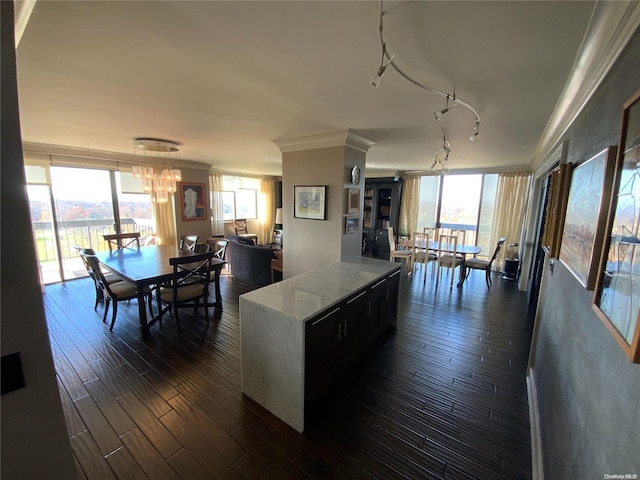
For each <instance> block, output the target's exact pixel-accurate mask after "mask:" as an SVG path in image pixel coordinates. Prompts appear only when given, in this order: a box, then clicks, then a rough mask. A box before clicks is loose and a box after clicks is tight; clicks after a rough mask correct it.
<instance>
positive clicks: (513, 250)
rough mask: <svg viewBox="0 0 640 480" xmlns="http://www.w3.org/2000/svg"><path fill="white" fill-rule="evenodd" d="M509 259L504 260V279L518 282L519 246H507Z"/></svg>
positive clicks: (512, 244)
mask: <svg viewBox="0 0 640 480" xmlns="http://www.w3.org/2000/svg"><path fill="white" fill-rule="evenodd" d="M507 249H508V250H507V257H508V258H505V259H504V267H503V270H502V278H504V279H505V280H516V279H517V278H518V267H519V266H520V259H519V258H518V244H517V243H510V244H509V245H507Z"/></svg>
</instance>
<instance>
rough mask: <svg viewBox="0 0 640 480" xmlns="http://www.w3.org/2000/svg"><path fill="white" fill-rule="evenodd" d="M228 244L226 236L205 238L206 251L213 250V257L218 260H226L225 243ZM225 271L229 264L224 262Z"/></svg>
mask: <svg viewBox="0 0 640 480" xmlns="http://www.w3.org/2000/svg"><path fill="white" fill-rule="evenodd" d="M228 244H229V240H228V239H226V238H220V237H207V239H206V240H205V246H206V250H205V251H206V252H214V253H215V258H217V259H219V260H226V257H227V245H228ZM224 268H225V271H228V268H229V264H228V263H226V264H225V266H224Z"/></svg>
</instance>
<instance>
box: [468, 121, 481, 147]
mask: <svg viewBox="0 0 640 480" xmlns="http://www.w3.org/2000/svg"><path fill="white" fill-rule="evenodd" d="M478 135H480V122H479V121H478V120H476V124H475V126H474V127H473V133H472V134H471V136H470V137H469V140H471V141H472V142H473V141H475V139H476V137H477V136H478Z"/></svg>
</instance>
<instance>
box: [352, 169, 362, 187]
mask: <svg viewBox="0 0 640 480" xmlns="http://www.w3.org/2000/svg"><path fill="white" fill-rule="evenodd" d="M351 182H353V184H354V185H358V184H359V183H360V168H359V167H358V166H357V165H356V166H355V167H353V170H351Z"/></svg>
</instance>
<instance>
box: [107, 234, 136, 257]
mask: <svg viewBox="0 0 640 480" xmlns="http://www.w3.org/2000/svg"><path fill="white" fill-rule="evenodd" d="M102 238H104V240H105V242H107V246H108V247H109V253H113V251H114V250H116V251H118V250H123V249H125V248H128V249H130V250H134V247H135V248H137V249H139V248H140V232H129V233H110V234H106V235H102Z"/></svg>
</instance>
